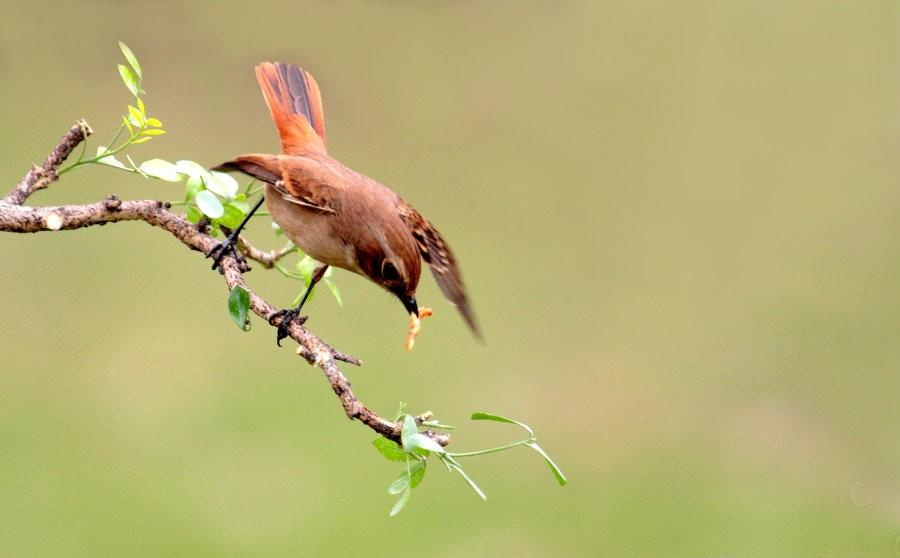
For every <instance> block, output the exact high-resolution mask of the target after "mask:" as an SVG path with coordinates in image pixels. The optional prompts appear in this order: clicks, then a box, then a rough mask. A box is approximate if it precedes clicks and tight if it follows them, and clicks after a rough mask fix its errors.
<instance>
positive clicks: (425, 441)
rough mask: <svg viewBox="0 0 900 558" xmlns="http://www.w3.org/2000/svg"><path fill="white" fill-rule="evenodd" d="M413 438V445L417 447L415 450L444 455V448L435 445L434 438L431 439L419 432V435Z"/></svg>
mask: <svg viewBox="0 0 900 558" xmlns="http://www.w3.org/2000/svg"><path fill="white" fill-rule="evenodd" d="M413 438H414V439H413V444H415V447H417V448H421V449H423V450H427V451H433V452H437V453H444V447H443V446H442V445H440V444H439V443H437V442H436V441H435V440H434V438H432V437H430V436H427V435H425V434H422V433H421V432H420V433H418V434H416V435H415V436H414V437H413Z"/></svg>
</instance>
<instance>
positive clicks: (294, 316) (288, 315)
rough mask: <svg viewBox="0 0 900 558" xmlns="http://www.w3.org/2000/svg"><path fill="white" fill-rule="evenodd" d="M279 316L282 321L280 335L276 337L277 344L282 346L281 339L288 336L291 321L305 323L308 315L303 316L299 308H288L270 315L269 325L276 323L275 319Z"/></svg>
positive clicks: (279, 326) (279, 328)
mask: <svg viewBox="0 0 900 558" xmlns="http://www.w3.org/2000/svg"><path fill="white" fill-rule="evenodd" d="M279 318H281V322H279V324H278V337H277V339H275V344H276V345H278V346H279V347H280V346H281V340H282V339H284V338H285V337H288V326H289V325H290V324H291V322H292V321H294V320H297V323H298V324H300V325H303V324H305V323H306V320H307V318H308V316H301V315H300V309H299V308H286V309H284V310H279V311H278V312H275V313H274V314H272V315H271V316H269V325H275V321H276V320H278V319H279Z"/></svg>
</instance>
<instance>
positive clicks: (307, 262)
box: [297, 256, 318, 287]
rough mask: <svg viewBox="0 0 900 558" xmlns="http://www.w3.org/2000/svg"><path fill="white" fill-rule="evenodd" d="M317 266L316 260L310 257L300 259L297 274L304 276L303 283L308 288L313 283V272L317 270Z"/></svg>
mask: <svg viewBox="0 0 900 558" xmlns="http://www.w3.org/2000/svg"><path fill="white" fill-rule="evenodd" d="M317 265H318V264H316V260H314V259H312V258H311V257H309V256H303V257H302V258H300V261H298V262H297V273H299V274H300V275H301V276H303V282H304V283H305V284H306V286H307V287H308V286H309V285H310V283H312V276H313V271H315V270H316V266H317Z"/></svg>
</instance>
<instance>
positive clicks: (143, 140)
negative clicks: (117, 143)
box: [131, 138, 153, 144]
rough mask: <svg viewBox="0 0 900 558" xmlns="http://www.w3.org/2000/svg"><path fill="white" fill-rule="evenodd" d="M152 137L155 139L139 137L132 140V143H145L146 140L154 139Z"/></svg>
mask: <svg viewBox="0 0 900 558" xmlns="http://www.w3.org/2000/svg"><path fill="white" fill-rule="evenodd" d="M152 139H153V138H138V139H136V140H134V141H132V142H131V143H135V144H137V143H145V142H148V141H150V140H152Z"/></svg>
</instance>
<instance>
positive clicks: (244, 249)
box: [238, 213, 296, 269]
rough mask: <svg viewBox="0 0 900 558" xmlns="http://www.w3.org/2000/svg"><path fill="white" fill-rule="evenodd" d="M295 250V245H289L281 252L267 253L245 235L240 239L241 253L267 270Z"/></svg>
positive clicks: (272, 251) (239, 247)
mask: <svg viewBox="0 0 900 558" xmlns="http://www.w3.org/2000/svg"><path fill="white" fill-rule="evenodd" d="M257 215H259V213H257ZM295 248H296V247H295V246H294V245H293V244H288V245H287V246H285V247H284V248H282V249H281V250H271V251H268V252H266V251H265V250H260V249H259V248H257V247H256V246H254V245H252V244H250V242H249V241H248V240H247V239H246V238H244V237H243V235H241V236H239V237H238V249H240V251H241V253H242V254H243V255H244V256H246V257H247V258H249V259H251V260H254V261H257V262H259V263H260V264H262V266H263V267H264V268H266V269H272V268H273V267H274V266H275V264H276V263H277V262H278V260H280V259H281V258H283V257H285V256H287V255H288V254H290V253H291V252H293V251H294V249H295Z"/></svg>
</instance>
